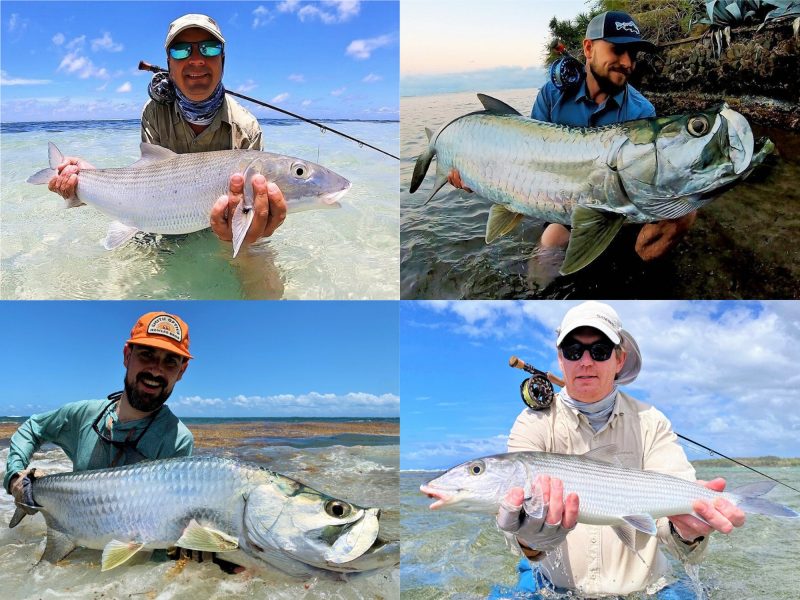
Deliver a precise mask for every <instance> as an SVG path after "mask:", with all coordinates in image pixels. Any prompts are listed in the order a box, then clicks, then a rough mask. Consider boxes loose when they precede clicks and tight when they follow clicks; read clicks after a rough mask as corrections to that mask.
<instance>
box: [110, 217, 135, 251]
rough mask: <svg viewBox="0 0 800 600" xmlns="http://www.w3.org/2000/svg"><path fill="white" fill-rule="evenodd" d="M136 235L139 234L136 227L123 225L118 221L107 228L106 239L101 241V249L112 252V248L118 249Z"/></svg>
mask: <svg viewBox="0 0 800 600" xmlns="http://www.w3.org/2000/svg"><path fill="white" fill-rule="evenodd" d="M137 233H139V228H138V227H133V226H131V225H125V224H124V223H120V222H119V221H114V222H112V223H111V225H109V226H108V232H107V233H106V239H105V240H103V248H105V249H106V250H114V248H119V247H120V246H122V244H124V243H125V242H127V241H128V240H129V239H131V238H132V237H133V236H135V235H136V234H137Z"/></svg>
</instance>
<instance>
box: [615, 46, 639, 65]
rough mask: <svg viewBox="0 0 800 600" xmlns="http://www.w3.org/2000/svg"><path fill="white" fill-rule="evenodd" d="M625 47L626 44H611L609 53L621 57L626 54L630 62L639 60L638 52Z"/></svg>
mask: <svg viewBox="0 0 800 600" xmlns="http://www.w3.org/2000/svg"><path fill="white" fill-rule="evenodd" d="M626 46H628V44H612V45H611V51H612V52H613V53H614V54H615V55H616V56H622V55H623V54H625V53H626V52H627V53H628V56H630V57H631V62H636V61H637V60H638V58H639V50H637V49H634V48H630V47H626Z"/></svg>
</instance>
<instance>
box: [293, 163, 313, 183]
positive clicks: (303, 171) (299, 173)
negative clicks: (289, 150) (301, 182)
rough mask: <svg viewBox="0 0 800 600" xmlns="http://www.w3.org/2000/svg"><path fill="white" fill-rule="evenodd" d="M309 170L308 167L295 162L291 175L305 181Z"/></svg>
mask: <svg viewBox="0 0 800 600" xmlns="http://www.w3.org/2000/svg"><path fill="white" fill-rule="evenodd" d="M308 172H309V169H308V167H307V166H306V165H305V164H304V163H301V162H296V163H294V164H293V165H292V175H294V176H295V177H299V178H300V179H305V178H306V177H308Z"/></svg>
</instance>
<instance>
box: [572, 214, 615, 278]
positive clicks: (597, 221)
mask: <svg viewBox="0 0 800 600" xmlns="http://www.w3.org/2000/svg"><path fill="white" fill-rule="evenodd" d="M624 222H625V215H620V214H617V213H609V212H605V211H599V210H594V209H592V208H587V207H585V206H576V207H575V210H573V211H572V232H571V233H570V236H569V245H568V246H567V255H566V257H565V258H564V264H563V265H561V270H560V271H561V274H562V275H569V274H570V273H574V272H575V271H579V270H581V269H582V268H583V267H585V266H586V265H588V264H589V263H590V262H592V261H593V260H594V259H595V258H597V257H598V256H600V254H602V253H603V250H605V249H606V248H608V245H609V244H610V243H611V240H613V239H614V236H616V235H617V232H619V230H620V227H622V224H623V223H624Z"/></svg>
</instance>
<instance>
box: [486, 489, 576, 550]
mask: <svg viewBox="0 0 800 600" xmlns="http://www.w3.org/2000/svg"><path fill="white" fill-rule="evenodd" d="M539 490H541V492H539ZM539 493H541V499H542V504H543V509H542V511H541V512H542V514H541V515H540V516H538V517H537V516H534V515H531V514H530V513H529V512H528V511H529V510H532V509H529V508H527V507H526V508H524V506H525V505H526V504H530V501H528V502H527V503H526V502H525V501H524V492H523V489H522V488H519V487H517V488H511V489H510V490H509V491H508V492H507V493H506V497H505V498H504V499H503V502H502V503H501V505H500V510H499V511H498V513H497V525H498V527H500V529H502V530H503V531H507V532H509V533H513V534H515V535H516V536H517V539H518V540H519V541H520V542H521V543H523V544H525V545H526V546H528V547H529V548H533V549H536V550H543V551H547V550H552V549H554V548H556V547H557V546H559V545H560V544H561V542H563V541H564V538H566V537H567V534H568V533H569V532H570V531H572V530H573V529H574V528H575V525H577V523H578V511H579V508H580V501H579V499H578V495H577V494H574V493H573V494H568V495H567V496H566V497H565V496H564V484H563V482H562V481H561V480H560V479H556V478H551V477H549V476H547V475H539V476H537V477H536V480H535V481H534V483H533V484H532V486H531V497H532V498H533V499H537V498H538V495H539Z"/></svg>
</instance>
